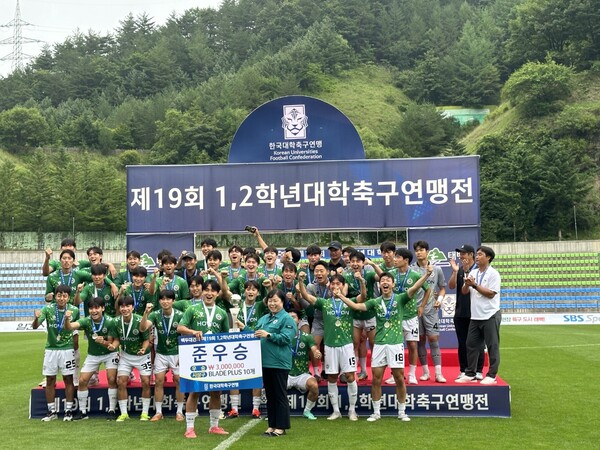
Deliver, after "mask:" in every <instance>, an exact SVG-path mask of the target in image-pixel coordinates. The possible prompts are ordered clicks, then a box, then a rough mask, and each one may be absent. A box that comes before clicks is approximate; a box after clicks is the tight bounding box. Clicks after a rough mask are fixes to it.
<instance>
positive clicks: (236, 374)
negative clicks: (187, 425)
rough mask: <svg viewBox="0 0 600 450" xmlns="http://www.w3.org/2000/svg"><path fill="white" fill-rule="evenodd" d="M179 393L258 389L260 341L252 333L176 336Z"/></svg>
mask: <svg viewBox="0 0 600 450" xmlns="http://www.w3.org/2000/svg"><path fill="white" fill-rule="evenodd" d="M179 377H180V378H179V380H180V389H181V392H206V391H221V390H230V389H252V388H261V387H262V361H261V351H260V339H258V338H255V337H254V334H253V333H218V334H206V335H204V336H203V338H202V339H196V338H195V337H190V336H179Z"/></svg>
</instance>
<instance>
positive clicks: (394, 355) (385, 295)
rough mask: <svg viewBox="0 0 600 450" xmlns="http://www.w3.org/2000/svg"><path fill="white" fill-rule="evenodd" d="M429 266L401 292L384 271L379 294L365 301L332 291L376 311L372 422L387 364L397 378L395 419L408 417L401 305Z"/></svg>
mask: <svg viewBox="0 0 600 450" xmlns="http://www.w3.org/2000/svg"><path fill="white" fill-rule="evenodd" d="M430 269H431V266H429V268H428V269H427V272H426V273H425V274H424V275H423V276H422V277H421V278H419V280H418V281H417V282H416V283H414V284H413V285H412V286H411V287H410V288H409V289H408V291H406V292H402V293H401V294H394V276H393V275H391V274H389V273H387V272H385V273H383V274H382V275H381V276H380V279H379V285H380V288H381V297H377V298H374V299H370V300H367V302H366V303H359V304H356V303H354V302H353V301H351V300H349V299H347V298H346V297H344V296H343V294H342V293H341V292H340V291H334V292H335V295H336V297H339V298H341V299H342V300H343V301H344V303H345V304H346V305H348V306H349V307H350V308H352V309H355V310H359V311H360V310H362V311H366V310H374V311H375V312H376V313H377V315H376V317H377V331H376V333H375V346H374V348H373V354H372V361H371V369H372V371H373V384H372V386H371V398H372V402H373V414H371V417H369V418H368V419H367V421H368V422H374V421H376V420H379V419H380V418H381V413H380V411H381V381H382V379H383V372H384V371H385V368H386V367H387V366H389V367H390V368H391V369H392V375H393V376H394V379H395V381H396V401H397V404H398V419H400V420H402V421H403V422H408V421H410V418H409V417H408V415H407V414H406V409H405V408H406V406H405V405H406V385H405V384H404V344H403V342H404V333H403V331H402V318H403V316H404V312H403V309H404V307H405V306H406V305H407V304H408V302H409V301H410V299H411V298H412V297H413V296H414V295H415V292H417V290H418V289H419V288H420V287H421V286H422V285H423V283H425V281H426V280H427V278H428V277H429V275H430V273H431V272H430Z"/></svg>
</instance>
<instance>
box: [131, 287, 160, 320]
mask: <svg viewBox="0 0 600 450" xmlns="http://www.w3.org/2000/svg"><path fill="white" fill-rule="evenodd" d="M123 295H124V296H128V295H131V297H132V298H133V312H134V313H136V314H139V315H140V316H141V315H142V314H144V311H146V305H147V304H148V303H150V304H152V305H153V306H154V307H155V308H156V307H158V301H157V299H156V295H155V294H151V293H150V292H149V291H148V289H146V288H145V287H144V285H142V287H141V288H140V290H139V291H136V290H135V287H134V286H133V284H130V285H129V286H127V287H126V288H125V293H124V294H123Z"/></svg>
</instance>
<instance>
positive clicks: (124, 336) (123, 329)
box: [121, 316, 133, 341]
mask: <svg viewBox="0 0 600 450" xmlns="http://www.w3.org/2000/svg"><path fill="white" fill-rule="evenodd" d="M132 325H133V316H132V317H131V320H130V321H129V326H128V327H127V333H125V321H124V320H123V316H121V331H122V332H123V340H124V341H126V340H127V338H128V337H129V333H130V332H131V326H132Z"/></svg>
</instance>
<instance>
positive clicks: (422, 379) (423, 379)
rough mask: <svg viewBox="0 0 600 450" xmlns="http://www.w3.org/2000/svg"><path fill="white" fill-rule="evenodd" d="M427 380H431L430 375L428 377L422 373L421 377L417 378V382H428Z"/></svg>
mask: <svg viewBox="0 0 600 450" xmlns="http://www.w3.org/2000/svg"><path fill="white" fill-rule="evenodd" d="M429 378H431V375H429V374H428V373H424V374H423V375H421V376H420V377H419V380H421V381H428V380H429Z"/></svg>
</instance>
